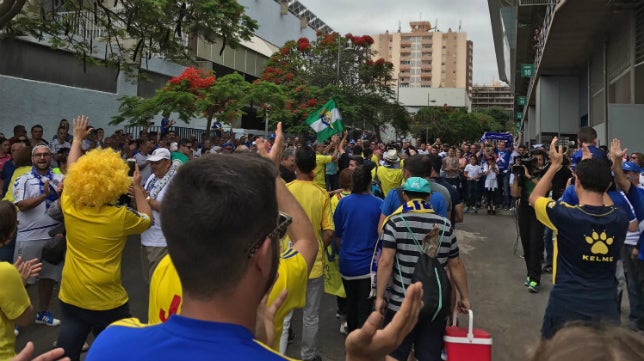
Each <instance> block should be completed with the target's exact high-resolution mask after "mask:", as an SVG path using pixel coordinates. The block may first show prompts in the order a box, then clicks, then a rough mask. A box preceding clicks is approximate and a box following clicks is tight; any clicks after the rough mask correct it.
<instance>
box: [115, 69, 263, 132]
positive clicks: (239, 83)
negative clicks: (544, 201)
mask: <svg viewBox="0 0 644 361" xmlns="http://www.w3.org/2000/svg"><path fill="white" fill-rule="evenodd" d="M250 90H251V86H250V84H249V83H248V82H247V81H245V80H244V78H243V77H242V76H241V75H239V74H238V73H233V74H228V75H225V76H223V77H221V78H219V79H216V78H215V76H214V74H213V73H212V72H207V71H203V70H201V69H199V70H198V69H194V68H187V69H186V70H185V71H184V72H183V73H182V74H181V75H180V76H178V77H175V78H172V79H170V80H169V81H168V82H167V83H166V86H165V87H163V88H161V89H159V90H157V91H156V94H155V95H154V96H153V97H151V98H147V99H145V98H141V97H137V96H125V97H121V98H120V101H121V106H120V107H119V114H118V115H117V116H115V117H113V118H112V121H111V122H110V124H120V123H123V122H125V121H127V120H129V123H130V124H147V123H148V121H149V120H150V119H151V118H152V117H154V116H155V115H156V114H158V113H159V112H161V113H164V114H165V113H172V112H176V113H178V114H179V119H181V120H183V121H184V122H186V123H189V122H190V120H191V119H193V118H196V117H204V118H206V121H207V123H206V136H208V135H209V134H210V128H211V125H212V119H213V118H217V119H219V120H220V121H222V122H224V123H230V122H231V121H233V120H235V119H237V118H239V117H240V116H241V115H242V113H243V111H242V108H243V107H244V105H246V103H247V99H248V98H247V97H248V94H250ZM264 101H265V102H266V103H265V104H267V103H268V100H264Z"/></svg>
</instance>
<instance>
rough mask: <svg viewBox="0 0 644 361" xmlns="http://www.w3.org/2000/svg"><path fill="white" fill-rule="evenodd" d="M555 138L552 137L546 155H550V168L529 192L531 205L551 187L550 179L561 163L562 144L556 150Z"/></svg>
mask: <svg viewBox="0 0 644 361" xmlns="http://www.w3.org/2000/svg"><path fill="white" fill-rule="evenodd" d="M557 140H558V139H557V137H554V138H553V139H552V142H550V151H549V152H548V156H549V157H550V168H548V170H547V171H546V174H544V175H543V177H541V179H540V180H539V182H538V183H537V185H536V186H535V187H534V190H532V193H531V194H530V204H532V205H534V204H535V202H536V201H537V199H539V198H540V197H545V196H546V194H547V193H548V191H550V188H552V179H553V178H554V176H555V174H556V173H557V172H558V171H559V169H561V167H562V165H563V146H561V145H560V146H559V150H558V151H557Z"/></svg>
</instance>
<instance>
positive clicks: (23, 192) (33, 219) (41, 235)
mask: <svg viewBox="0 0 644 361" xmlns="http://www.w3.org/2000/svg"><path fill="white" fill-rule="evenodd" d="M62 179H63V175H62V174H55V173H54V174H53V179H50V181H49V185H50V187H53V188H54V189H56V187H57V186H58V184H59V183H60V181H61V180H62ZM41 194H42V193H41V192H40V180H39V179H38V178H36V177H34V175H33V174H32V172H31V171H29V173H26V174H23V175H21V176H20V177H18V179H16V181H15V183H14V184H13V199H14V201H13V203H14V204H17V203H19V202H21V201H23V200H25V199H29V198H35V197H38V196H40V195H41ZM58 224H59V222H58V221H55V220H54V219H53V218H51V217H49V216H48V215H47V201H43V202H41V203H40V204H39V205H37V206H36V207H34V208H32V209H30V210H27V211H24V212H23V211H18V234H17V238H16V241H17V242H24V241H37V240H43V239H49V238H50V237H49V233H48V232H49V230H50V229H52V228H54V227H56V226H57V225H58Z"/></svg>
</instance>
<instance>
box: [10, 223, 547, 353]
mask: <svg viewBox="0 0 644 361" xmlns="http://www.w3.org/2000/svg"><path fill="white" fill-rule="evenodd" d="M458 228H459V229H458V230H457V232H458V235H457V236H458V242H459V246H460V249H461V255H462V258H463V261H464V262H465V267H466V269H467V275H468V282H469V289H470V295H471V296H470V297H471V302H472V308H473V310H474V312H475V327H479V328H483V329H485V330H487V331H489V332H490V333H491V334H492V337H493V339H494V345H493V359H494V360H495V361H505V360H508V361H509V360H513V361H514V360H521V359H523V356H524V354H525V350H526V348H527V347H528V346H530V345H532V344H534V342H535V341H536V340H537V339H538V336H539V328H540V326H541V317H542V316H543V310H544V308H545V304H546V300H547V292H548V290H549V288H550V285H551V280H550V277H549V275H546V276H547V277H544V278H543V279H542V285H543V288H542V292H541V293H539V294H536V295H534V294H530V293H528V291H527V289H526V288H525V287H524V286H523V279H524V277H525V267H524V264H523V260H522V259H521V258H520V257H518V256H517V255H515V254H514V253H513V244H514V242H515V239H516V238H517V236H516V234H517V233H516V226H515V222H514V219H513V218H512V217H511V216H501V215H497V216H488V215H486V214H476V215H471V214H467V215H466V219H465V222H464V223H462V224H459V225H458ZM138 247H139V245H138V242H137V241H136V240H134V239H133V240H131V241H130V242H128V245H127V246H126V248H125V253H124V256H123V281H124V284H125V287H126V288H127V290H128V292H129V295H130V309H131V312H132V314H133V315H135V316H138V317H140V318H142V319H145V318H146V317H147V299H148V295H147V286H144V285H143V281H142V279H141V276H140V273H141V272H140V270H139V254H138V251H139V249H138ZM520 252H521V249H520V247H519V250H518V253H519V254H520ZM29 291H30V294H31V295H32V297H33V295H34V294H35V292H34V291H35V289H30V290H29ZM57 303H58V302H57V301H56V300H54V301H53V302H52V304H53V305H52V307H51V309H52V313H53V314H54V315H56V316H59V315H60V312H59V308H58V305H57ZM335 311H336V307H335V298H334V297H332V296H328V295H325V297H324V298H323V301H322V311H321V317H320V318H321V322H320V323H321V326H320V334H319V341H318V344H319V348H320V354H321V356H322V357H323V359H324V360H329V361H339V360H343V359H344V347H343V346H344V336H342V335H341V334H340V333H339V332H338V329H339V322H338V320H337V319H336V318H335ZM300 315H301V312H300V313H296V315H295V319H294V322H293V324H294V326H295V330H296V334H297V339H296V342H295V343H294V344H292V345H290V347H289V350H288V354H289V355H290V356H294V357H299V343H298V342H299V333H300V332H301V329H302V326H301V325H302V323H301V316H300ZM464 321H465V318H462V321H461V324H463V323H464ZM56 334H57V329H56V328H49V327H46V326H41V325H31V326H29V327H27V328H24V329H23V330H21V334H20V336H19V337H18V346H19V347H20V348H21V347H23V346H24V344H25V343H26V342H27V341H28V340H33V341H35V343H36V350H37V351H38V352H41V351H43V350H45V349H47V348H49V347H50V346H51V344H52V342H53V341H54V340H55V338H56Z"/></svg>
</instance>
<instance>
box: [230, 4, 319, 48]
mask: <svg viewBox="0 0 644 361" xmlns="http://www.w3.org/2000/svg"><path fill="white" fill-rule="evenodd" d="M238 3H239V4H240V5H242V6H244V7H245V8H246V15H248V16H250V17H251V18H253V19H255V20H256V21H257V24H258V25H259V29H257V31H256V32H255V35H257V36H259V37H260V38H262V39H264V40H267V41H269V42H271V43H273V44H275V45H276V46H278V47H281V46H282V45H284V43H285V42H287V41H289V40H297V39H298V38H301V37H306V38H309V39H311V40H312V39H315V37H316V34H315V30H313V29H311V28H310V27H306V28H305V29H300V19H299V18H297V17H296V16H295V15H293V14H291V13H290V12H289V13H288V14H286V15H280V4H279V3H277V2H275V1H270V0H239V1H238ZM322 20H324V19H322Z"/></svg>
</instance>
